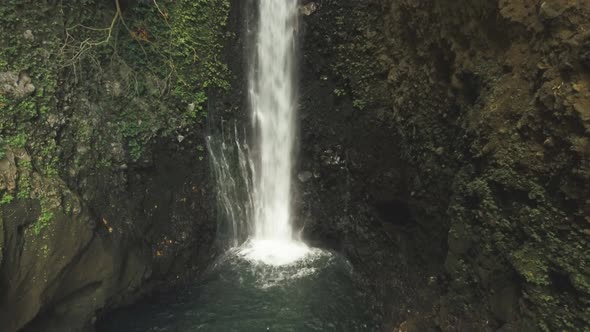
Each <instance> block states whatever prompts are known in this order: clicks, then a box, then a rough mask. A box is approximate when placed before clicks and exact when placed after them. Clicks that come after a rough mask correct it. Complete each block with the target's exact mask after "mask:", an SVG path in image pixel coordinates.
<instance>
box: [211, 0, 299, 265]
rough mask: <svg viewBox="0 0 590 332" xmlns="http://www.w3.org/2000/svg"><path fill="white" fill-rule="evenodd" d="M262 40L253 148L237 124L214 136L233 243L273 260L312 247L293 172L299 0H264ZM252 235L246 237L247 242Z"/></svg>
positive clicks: (225, 223)
mask: <svg viewBox="0 0 590 332" xmlns="http://www.w3.org/2000/svg"><path fill="white" fill-rule="evenodd" d="M257 3H258V15H257V17H258V24H257V27H256V29H257V30H256V38H255V45H254V47H253V48H252V49H253V50H252V54H250V65H251V68H250V73H249V98H250V112H251V117H250V118H251V129H252V133H253V135H252V136H253V137H252V141H253V142H254V144H252V149H250V146H249V145H248V144H247V143H246V135H245V134H244V135H243V137H242V138H240V135H239V134H238V132H239V131H238V130H237V128H234V130H233V134H232V135H225V134H223V132H222V137H221V139H220V140H219V141H220V142H221V143H217V144H215V141H216V140H214V139H211V138H210V139H209V140H208V145H209V151H210V153H211V160H212V167H213V168H214V173H215V178H216V181H217V186H218V195H217V201H218V205H219V206H220V212H221V215H222V219H223V220H222V222H221V223H220V225H221V226H220V230H221V233H224V234H225V238H226V239H228V241H227V242H229V243H230V246H231V247H237V246H238V245H242V246H241V247H240V248H239V250H240V253H241V254H242V255H243V256H245V257H247V258H249V259H251V260H256V261H262V262H264V263H266V264H272V265H284V264H288V263H291V262H294V261H296V260H298V259H300V258H302V257H304V256H305V255H306V254H307V253H308V252H309V249H308V247H307V246H306V245H305V244H304V243H302V242H300V241H298V240H297V239H296V238H295V237H294V234H293V226H292V223H291V215H292V214H291V191H292V188H291V180H292V178H291V175H292V171H293V154H294V151H293V150H294V145H295V128H296V117H295V112H296V104H297V101H296V84H295V74H294V71H295V57H296V54H295V50H296V30H297V14H298V13H297V10H298V9H297V0H258V1H257ZM226 136H229V137H230V138H229V139H228V138H227V137H226ZM243 242H245V243H244V244H242V243H243Z"/></svg>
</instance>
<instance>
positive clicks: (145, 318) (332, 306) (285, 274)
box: [97, 250, 377, 332]
mask: <svg viewBox="0 0 590 332" xmlns="http://www.w3.org/2000/svg"><path fill="white" fill-rule="evenodd" d="M367 307H368V306H366V305H365V301H364V296H363V294H362V292H361V291H360V290H359V289H357V287H355V283H354V281H353V277H352V268H351V266H350V264H349V263H348V262H347V261H346V260H344V259H343V258H341V257H339V256H337V255H334V254H332V253H328V252H322V251H319V250H314V251H313V252H312V254H311V255H309V256H307V258H306V259H304V260H301V261H299V262H296V263H294V264H291V265H285V266H269V265H265V264H262V263H252V262H250V261H248V260H246V259H244V258H242V257H240V255H239V254H236V253H230V254H228V255H227V256H226V257H224V258H223V259H222V260H220V261H218V262H217V264H215V266H214V267H213V268H212V269H211V271H210V272H209V273H208V274H207V277H206V278H205V280H204V281H201V282H200V285H196V286H194V287H186V288H183V289H179V290H177V291H176V292H174V293H171V294H169V295H167V296H165V297H164V298H159V299H157V300H154V299H152V300H151V301H147V302H145V303H143V304H140V305H136V306H134V307H130V308H125V309H122V310H119V311H117V312H115V313H113V314H111V315H110V316H108V317H106V318H104V319H103V320H102V321H101V322H99V325H98V328H97V331H99V332H140V331H141V332H148V331H149V332H156V331H158V332H160V331H166V332H181V331H182V332H188V331H207V332H209V331H211V332H216V331H246V332H249V331H253V332H254V331H376V330H377V328H376V327H375V325H374V324H373V323H371V320H370V318H369V317H371V316H372V315H371V313H370V312H367V310H366V308H367Z"/></svg>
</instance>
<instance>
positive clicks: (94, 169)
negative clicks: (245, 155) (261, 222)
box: [0, 0, 231, 331]
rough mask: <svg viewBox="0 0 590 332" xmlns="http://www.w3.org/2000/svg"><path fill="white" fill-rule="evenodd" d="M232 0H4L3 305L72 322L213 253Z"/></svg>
mask: <svg viewBox="0 0 590 332" xmlns="http://www.w3.org/2000/svg"><path fill="white" fill-rule="evenodd" d="M229 12H230V3H229V1H227V0H210V1H188V0H186V1H185V0H183V1H149V2H147V1H140V2H137V1H122V0H121V1H117V0H112V1H94V0H76V1H66V2H55V1H49V2H38V3H32V2H22V1H12V0H10V1H5V2H4V3H3V4H2V6H0V16H1V17H2V22H1V23H0V216H2V217H1V218H0V219H1V220H2V223H1V225H2V226H1V228H0V230H2V231H1V232H0V233H1V237H0V248H1V249H2V250H1V252H2V258H1V259H0V263H1V264H2V265H0V294H2V295H1V297H0V312H1V315H2V317H1V318H0V320H2V324H3V328H5V329H7V331H16V330H18V329H20V328H23V327H25V328H26V330H30V331H39V330H55V331H63V330H64V329H65V328H68V329H71V330H78V329H79V328H81V327H82V326H84V325H87V324H89V323H90V322H91V321H92V319H93V317H95V315H96V314H97V312H98V311H99V310H101V309H103V308H105V307H112V306H116V305H119V304H121V303H123V302H124V301H129V300H130V299H133V298H134V297H136V296H137V295H138V294H140V293H141V292H143V291H145V290H148V289H149V288H151V287H154V286H155V285H157V284H159V282H161V281H163V280H176V279H178V277H179V276H181V274H182V273H186V272H189V271H191V269H192V268H193V266H194V265H195V264H198V262H201V261H203V260H204V259H209V258H210V256H211V251H210V247H211V243H212V239H213V233H214V230H215V224H214V218H213V216H212V211H210V210H211V208H210V206H212V205H211V204H210V202H211V198H212V195H211V194H212V190H211V189H210V188H209V187H208V185H209V179H208V171H207V168H208V167H207V163H206V160H204V159H206V156H205V151H204V149H203V146H204V145H205V144H204V130H205V127H206V117H207V107H208V98H209V96H210V95H212V94H214V93H215V92H217V91H225V90H227V89H228V87H229V77H230V73H229V70H228V66H227V65H226V64H225V63H224V62H223V61H221V59H222V58H223V54H222V52H223V49H224V46H225V45H226V43H227V41H228V38H230V37H231V34H229V33H228V32H227V29H226V24H227V20H228V15H229Z"/></svg>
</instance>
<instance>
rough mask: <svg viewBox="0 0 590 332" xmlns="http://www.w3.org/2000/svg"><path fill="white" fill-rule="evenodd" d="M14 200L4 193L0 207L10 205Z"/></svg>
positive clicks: (0, 200)
mask: <svg viewBox="0 0 590 332" xmlns="http://www.w3.org/2000/svg"><path fill="white" fill-rule="evenodd" d="M13 200H14V196H12V195H11V194H9V193H4V195H2V198H1V199H0V205H5V204H10V203H11V202H12V201H13Z"/></svg>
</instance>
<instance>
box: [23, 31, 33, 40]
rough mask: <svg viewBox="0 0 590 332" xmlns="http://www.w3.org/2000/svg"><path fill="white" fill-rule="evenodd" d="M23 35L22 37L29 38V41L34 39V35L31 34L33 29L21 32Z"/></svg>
mask: <svg viewBox="0 0 590 332" xmlns="http://www.w3.org/2000/svg"><path fill="white" fill-rule="evenodd" d="M23 37H24V38H25V39H26V40H29V41H33V40H35V36H33V31H31V30H26V31H25V32H24V33H23Z"/></svg>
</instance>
